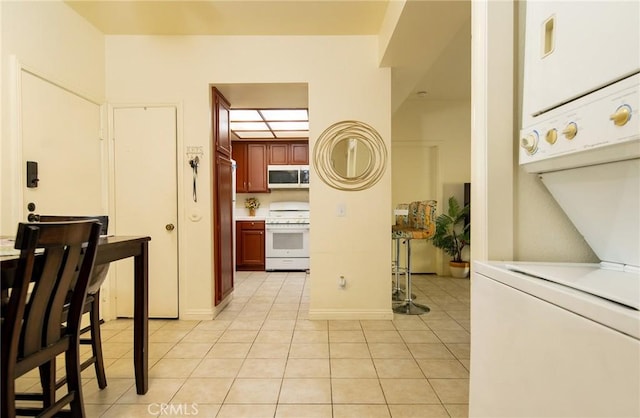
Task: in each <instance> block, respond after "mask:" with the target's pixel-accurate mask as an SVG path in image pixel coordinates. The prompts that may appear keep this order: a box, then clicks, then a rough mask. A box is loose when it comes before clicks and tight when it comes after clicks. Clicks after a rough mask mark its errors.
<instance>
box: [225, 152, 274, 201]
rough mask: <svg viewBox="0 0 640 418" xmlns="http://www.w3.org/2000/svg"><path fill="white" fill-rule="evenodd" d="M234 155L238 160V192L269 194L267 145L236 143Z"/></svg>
mask: <svg viewBox="0 0 640 418" xmlns="http://www.w3.org/2000/svg"><path fill="white" fill-rule="evenodd" d="M232 155H233V159H234V160H236V192H238V193H252V192H261V193H268V192H269V189H268V188H267V161H268V159H267V145H266V144H264V143H253V142H234V143H233V150H232Z"/></svg>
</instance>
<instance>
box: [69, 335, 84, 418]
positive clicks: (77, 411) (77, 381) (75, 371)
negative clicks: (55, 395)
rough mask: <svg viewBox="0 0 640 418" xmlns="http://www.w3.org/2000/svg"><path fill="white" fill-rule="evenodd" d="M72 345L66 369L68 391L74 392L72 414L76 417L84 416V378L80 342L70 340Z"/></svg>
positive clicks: (82, 417) (71, 405)
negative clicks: (82, 377) (81, 374)
mask: <svg viewBox="0 0 640 418" xmlns="http://www.w3.org/2000/svg"><path fill="white" fill-rule="evenodd" d="M70 344H72V346H71V347H69V349H68V350H67V352H66V355H65V369H66V373H67V391H68V393H69V394H72V400H71V403H70V405H69V406H70V407H71V416H72V417H74V418H84V417H85V416H86V415H85V412H84V402H83V398H82V379H81V377H80V373H81V370H80V351H79V347H80V342H79V340H77V339H76V340H75V341H72V342H70Z"/></svg>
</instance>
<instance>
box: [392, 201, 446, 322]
mask: <svg viewBox="0 0 640 418" xmlns="http://www.w3.org/2000/svg"><path fill="white" fill-rule="evenodd" d="M435 211H436V201H435V200H421V201H416V202H411V203H410V204H409V212H408V215H407V218H408V219H407V221H408V222H407V223H406V224H403V225H402V226H398V225H394V226H392V228H391V236H392V238H393V239H394V240H396V249H399V246H400V241H401V240H402V241H403V242H404V243H405V245H406V247H407V257H406V265H405V267H404V269H405V276H406V283H407V284H406V288H405V298H404V301H403V303H402V304H399V305H397V306H394V307H393V311H394V312H396V313H401V314H406V315H420V314H423V313H427V312H429V310H430V309H429V307H428V306H426V305H421V304H418V303H415V302H414V301H413V295H412V294H411V241H412V240H414V239H429V238H431V237H432V236H433V234H434V233H435V230H436V225H435V222H434V219H435ZM397 221H398V220H397V219H396V223H397ZM398 253H399V251H397V252H396V260H397V261H398V259H399V257H398ZM396 271H399V270H398V269H397V268H396ZM396 286H397V283H396ZM394 290H395V289H394Z"/></svg>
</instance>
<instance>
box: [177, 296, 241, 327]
mask: <svg viewBox="0 0 640 418" xmlns="http://www.w3.org/2000/svg"><path fill="white" fill-rule="evenodd" d="M232 300H233V294H231V295H229V296H227V297H226V298H225V299H224V300H223V301H222V302H221V303H220V304H219V305H218V306H213V307H212V308H211V309H189V310H186V311H184V312H180V319H184V320H185V321H210V320H212V319H214V318H215V317H216V316H218V314H219V313H220V312H222V310H223V309H224V308H225V307H226V306H227V305H228V304H229V302H231V301H232Z"/></svg>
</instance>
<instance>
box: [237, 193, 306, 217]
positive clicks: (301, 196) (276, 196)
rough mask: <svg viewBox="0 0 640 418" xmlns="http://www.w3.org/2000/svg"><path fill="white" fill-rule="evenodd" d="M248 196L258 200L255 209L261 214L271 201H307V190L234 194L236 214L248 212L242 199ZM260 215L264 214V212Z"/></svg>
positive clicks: (267, 208) (267, 209)
mask: <svg viewBox="0 0 640 418" xmlns="http://www.w3.org/2000/svg"><path fill="white" fill-rule="evenodd" d="M248 197H255V198H257V199H258V200H259V201H260V208H258V210H257V211H256V214H257V215H259V216H260V215H261V214H262V212H263V211H267V212H268V211H269V204H270V203H271V202H283V201H292V202H308V201H309V190H273V191H272V192H271V193H238V194H236V214H243V213H245V212H246V213H247V214H248V213H249V210H248V209H246V208H245V207H244V200H245V199H246V198H248ZM262 216H266V213H265V214H264V215H262Z"/></svg>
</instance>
